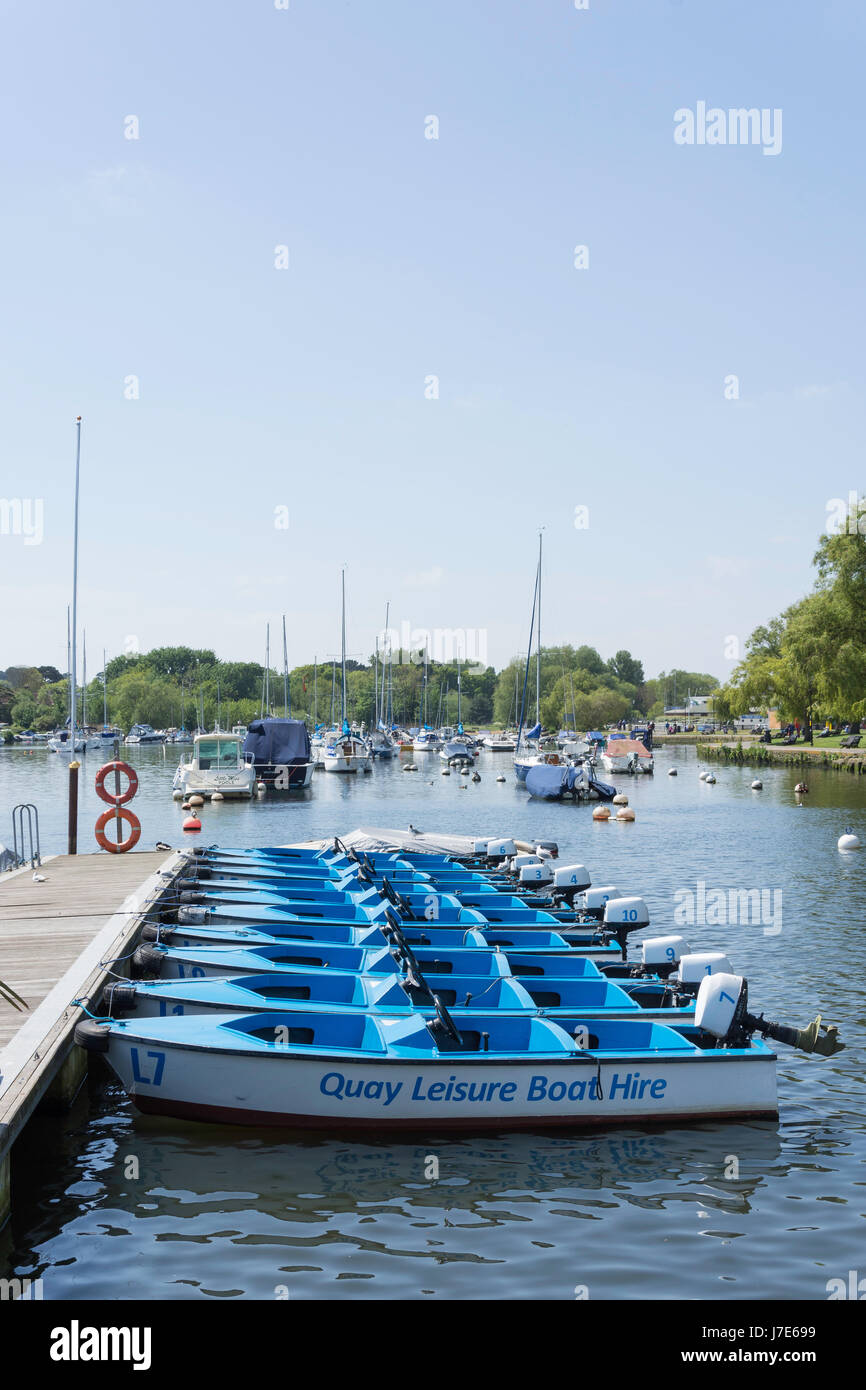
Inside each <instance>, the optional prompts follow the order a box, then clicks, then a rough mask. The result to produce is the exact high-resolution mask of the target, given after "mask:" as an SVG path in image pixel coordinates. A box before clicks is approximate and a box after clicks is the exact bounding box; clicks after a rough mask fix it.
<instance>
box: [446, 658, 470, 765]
mask: <svg viewBox="0 0 866 1390" xmlns="http://www.w3.org/2000/svg"><path fill="white" fill-rule="evenodd" d="M439 757H440V758H441V759H442V760H443V762H446V763H463V762H471V761H472V760H473V758H474V757H475V740H474V739H473V738H470V737H469V735H468V734H467V733H464V731H463V705H462V676H461V671H460V654H459V652H458V654H457V732H456V733H454V732H453V731H450V737H449V738H448V740H447V741H446V743H445V745H444V746H443V747H442V748H441V749H440V750H439Z"/></svg>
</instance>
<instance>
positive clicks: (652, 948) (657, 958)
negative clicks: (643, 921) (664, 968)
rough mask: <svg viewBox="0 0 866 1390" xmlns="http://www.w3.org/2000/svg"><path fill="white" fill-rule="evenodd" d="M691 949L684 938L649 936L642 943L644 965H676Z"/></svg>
mask: <svg viewBox="0 0 866 1390" xmlns="http://www.w3.org/2000/svg"><path fill="white" fill-rule="evenodd" d="M690 950H691V947H690V946H689V943H688V942H687V941H686V939H685V937H684V936H651V937H650V939H649V940H648V941H644V943H643V955H642V957H641V959H642V961H643V964H644V965H671V964H674V965H675V964H676V962H677V961H678V960H680V959H681V957H682V956H683V955H685V954H686V952H687V951H690Z"/></svg>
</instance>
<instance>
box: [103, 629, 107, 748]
mask: <svg viewBox="0 0 866 1390" xmlns="http://www.w3.org/2000/svg"><path fill="white" fill-rule="evenodd" d="M102 723H103V726H104V727H105V728H108V677H107V676H106V674H105V648H104V647H103V648H102Z"/></svg>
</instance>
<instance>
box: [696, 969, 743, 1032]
mask: <svg viewBox="0 0 866 1390" xmlns="http://www.w3.org/2000/svg"><path fill="white" fill-rule="evenodd" d="M745 984H746V982H745V980H744V979H743V977H742V975H728V974H724V973H723V974H719V975H707V976H706V977H705V978H704V979H703V980H702V981H701V987H700V989H699V990H698V998H697V1003H696V1004H695V1023H696V1024H697V1026H698V1027H699V1028H704V1029H705V1030H706V1031H707V1032H708V1033H712V1035H713V1037H715V1038H726V1037H727V1036H728V1033H729V1032H730V1028H731V1024H732V1023H733V1021H734V1016H735V1014H736V1012H737V1005H738V1004H739V1002H740V996H741V994H742V992H743V989H744V988H745Z"/></svg>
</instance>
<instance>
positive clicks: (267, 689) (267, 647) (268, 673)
mask: <svg viewBox="0 0 866 1390" xmlns="http://www.w3.org/2000/svg"><path fill="white" fill-rule="evenodd" d="M270 712H271V625H270V623H267V624H266V627H265V718H266V719H267V718H268V717H269V715H270Z"/></svg>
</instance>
